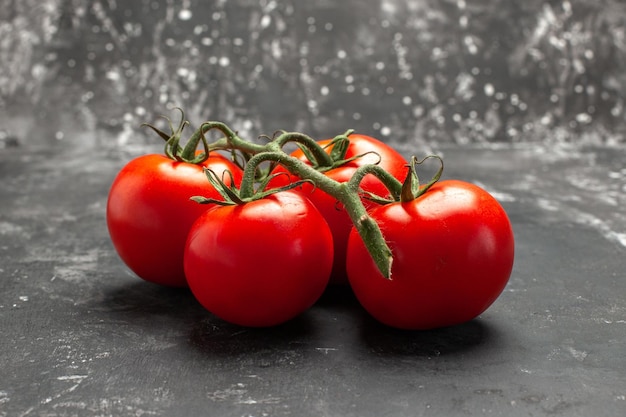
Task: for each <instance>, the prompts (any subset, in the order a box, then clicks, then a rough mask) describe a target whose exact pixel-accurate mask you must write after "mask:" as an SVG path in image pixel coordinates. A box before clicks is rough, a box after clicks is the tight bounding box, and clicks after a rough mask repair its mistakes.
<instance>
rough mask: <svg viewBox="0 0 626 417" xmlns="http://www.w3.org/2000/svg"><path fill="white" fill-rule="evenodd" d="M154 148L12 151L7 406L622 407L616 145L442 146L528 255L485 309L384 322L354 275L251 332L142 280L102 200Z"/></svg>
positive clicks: (4, 328)
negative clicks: (452, 322) (356, 287)
mask: <svg viewBox="0 0 626 417" xmlns="http://www.w3.org/2000/svg"><path fill="white" fill-rule="evenodd" d="M72 140H75V141H78V140H79V139H78V138H74V139H73V138H71V137H66V138H65V139H64V141H70V142H71V141H72ZM61 142H62V141H61ZM98 151H99V152H101V153H100V154H97V153H96V152H98ZM145 151H147V149H143V148H136V149H134V150H133V151H131V152H119V151H116V150H115V149H112V148H108V151H107V150H106V149H105V151H104V152H102V150H101V149H100V150H97V149H96V148H95V147H93V146H91V147H89V146H83V147H78V148H77V149H76V150H71V149H68V148H65V147H62V144H61V143H58V144H55V145H54V146H40V147H39V148H37V149H29V148H28V147H20V146H17V147H12V148H6V149H1V150H0V242H1V243H0V332H1V334H2V337H1V338H0V416H173V415H177V416H194V415H195V416H199V415H220V416H238V417H239V416H387V415H389V416H430V415H433V416H461V415H501V416H548V415H566V416H591V415H593V416H598V417H600V416H623V415H625V414H626V355H625V354H624V346H625V344H626V257H625V256H624V255H625V254H626V234H625V232H626V218H625V214H624V204H626V198H625V196H624V195H625V194H626V190H625V187H626V168H625V167H624V160H625V159H624V158H625V156H626V151H625V150H624V149H623V148H567V147H558V148H552V149H550V148H549V147H547V146H541V147H532V146H519V147H511V146H508V147H492V148H488V147H464V148H455V147H449V148H446V149H442V150H439V151H440V153H441V154H442V155H443V156H444V160H445V161H446V173H445V177H448V178H452V177H454V178H462V179H465V180H468V181H473V182H477V183H479V184H482V185H483V186H484V187H485V188H487V189H488V190H490V191H491V192H492V193H493V194H494V195H495V196H496V197H497V198H499V199H500V201H501V202H502V204H503V205H504V207H505V208H506V210H507V212H508V213H509V215H510V218H511V221H512V223H513V227H514V230H515V234H516V242H517V251H516V261H515V267H514V270H513V274H512V276H511V279H510V282H509V284H508V286H507V288H506V289H505V291H504V292H503V294H502V295H501V297H500V298H499V299H498V300H497V301H496V302H495V304H494V305H493V306H492V307H491V308H490V309H488V310H487V311H486V312H485V313H484V314H483V315H482V316H480V317H479V318H478V319H476V320H473V321H471V322H469V323H467V324H464V325H460V326H457V327H453V328H447V329H442V330H435V331H428V332H406V331H397V330H392V329H389V328H386V327H384V326H382V325H379V324H377V323H376V322H374V321H373V320H372V319H371V318H369V317H368V316H367V314H366V313H365V312H364V311H363V310H362V309H361V308H360V306H359V305H358V303H357V302H356V301H355V299H354V298H353V296H352V295H351V293H350V291H349V290H347V289H333V290H329V291H328V293H327V294H325V295H324V297H323V298H322V299H321V300H320V301H319V302H318V303H317V304H316V305H315V306H314V307H313V308H311V309H310V310H309V311H308V312H306V313H305V314H303V315H302V316H301V317H299V318H297V319H295V320H293V321H292V322H289V323H287V324H285V325H283V326H279V327H276V328H271V329H256V330H255V329H245V328H239V327H236V326H232V325H229V324H226V323H224V322H222V321H220V320H218V319H216V318H215V317H213V316H211V315H210V314H209V313H208V312H206V311H205V310H203V308H202V307H201V306H200V305H199V304H198V303H197V302H196V301H195V300H194V298H193V297H192V296H191V295H190V293H189V292H188V291H186V290H171V289H164V288H160V287H158V286H155V285H152V284H149V283H146V282H143V281H141V280H140V279H138V278H137V277H135V276H133V275H132V273H130V272H129V271H128V270H127V269H126V268H125V266H124V265H123V264H122V263H121V261H120V260H119V258H118V257H117V255H116V253H115V251H114V250H113V247H112V245H111V243H110V241H109V238H108V234H107V230H106V225H105V221H104V215H105V203H106V197H107V192H108V187H109V185H110V183H111V181H112V179H113V178H114V176H115V174H116V172H117V170H118V169H119V168H121V167H122V166H123V164H124V163H125V162H127V161H128V160H129V159H130V158H131V157H133V156H135V155H139V154H141V153H143V152H145ZM402 151H403V152H407V154H408V153H409V152H410V150H409V149H408V148H406V149H402Z"/></svg>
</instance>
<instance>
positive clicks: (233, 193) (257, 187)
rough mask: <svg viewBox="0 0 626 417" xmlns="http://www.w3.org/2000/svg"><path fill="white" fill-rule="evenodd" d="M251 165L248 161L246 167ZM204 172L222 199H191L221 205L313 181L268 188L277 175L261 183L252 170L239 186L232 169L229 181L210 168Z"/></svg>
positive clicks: (252, 198) (194, 197)
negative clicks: (257, 180) (236, 183)
mask: <svg viewBox="0 0 626 417" xmlns="http://www.w3.org/2000/svg"><path fill="white" fill-rule="evenodd" d="M248 166H250V164H249V163H248V164H247V165H246V167H248ZM204 172H205V174H206V177H207V179H208V181H209V183H210V184H211V185H212V186H213V187H214V188H215V190H217V192H218V193H219V194H220V196H221V197H222V199H216V198H209V197H203V196H193V197H191V200H193V201H195V202H196V203H199V204H216V205H219V206H234V205H242V204H246V203H249V202H251V201H255V200H262V199H263V198H266V197H268V196H270V195H272V194H276V193H279V192H282V191H288V190H291V189H293V188H296V187H299V186H300V185H302V184H303V183H305V182H311V183H312V181H310V180H299V181H294V182H291V183H289V184H288V185H285V186H281V187H274V188H269V189H266V188H267V184H268V183H269V182H270V181H271V180H272V178H274V177H275V176H276V175H285V174H276V175H271V176H268V177H267V178H265V179H264V180H263V181H261V182H260V183H257V182H256V174H255V173H254V172H253V171H252V170H248V171H247V173H246V171H244V177H243V179H242V180H241V185H240V187H239V188H237V187H236V186H235V185H234V184H235V181H234V180H233V175H232V173H231V172H230V171H225V174H226V175H227V176H228V177H229V181H224V178H222V177H220V176H219V175H217V173H216V172H215V171H213V170H212V169H209V168H205V169H204Z"/></svg>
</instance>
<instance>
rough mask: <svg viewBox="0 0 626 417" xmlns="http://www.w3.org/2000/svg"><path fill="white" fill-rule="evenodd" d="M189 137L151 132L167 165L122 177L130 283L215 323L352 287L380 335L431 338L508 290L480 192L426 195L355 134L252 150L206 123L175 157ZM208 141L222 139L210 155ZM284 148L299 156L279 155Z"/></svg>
mask: <svg viewBox="0 0 626 417" xmlns="http://www.w3.org/2000/svg"><path fill="white" fill-rule="evenodd" d="M185 125H186V122H185V121H183V122H181V124H180V126H179V128H178V129H177V130H174V129H173V128H172V132H171V134H166V133H164V132H162V131H160V130H158V129H156V128H154V127H152V126H150V127H151V128H152V129H153V130H155V131H156V132H157V133H158V134H159V135H160V136H161V137H162V138H163V139H165V140H166V152H165V153H166V156H163V155H146V156H142V157H139V158H136V159H134V160H132V161H130V162H129V163H128V164H127V165H126V166H125V167H124V168H123V169H122V170H121V171H120V172H119V174H118V175H117V177H116V179H115V180H114V182H113V184H112V186H111V189H110V192H109V198H108V203H107V225H108V229H109V232H110V236H111V240H112V242H113V245H114V247H115V249H116V250H117V252H118V254H119V256H120V258H121V259H122V260H123V261H124V263H126V265H127V266H128V267H129V268H130V269H131V270H132V271H133V272H134V273H135V274H136V275H138V276H139V277H141V278H143V279H144V280H146V281H150V282H154V283H157V284H161V285H167V286H177V287H181V286H188V287H189V289H190V290H191V292H192V293H193V295H194V296H195V297H196V299H197V300H198V302H199V303H200V304H201V305H202V306H204V307H205V308H206V309H207V310H208V311H210V312H211V313H213V314H215V315H216V316H218V317H220V318H222V319H223V320H226V321H228V322H231V323H234V324H238V325H242V326H254V327H264V326H272V325H277V324H280V323H283V322H285V321H288V320H290V319H292V318H294V317H295V316H297V315H299V314H301V313H302V312H304V311H305V310H307V309H308V308H309V307H311V306H312V305H313V304H314V303H315V302H316V301H317V300H318V299H319V297H320V296H321V295H322V293H323V292H324V290H325V289H326V287H327V286H328V285H329V284H330V285H350V286H351V287H352V289H353V291H354V294H355V295H356V297H357V299H358V300H359V302H360V303H361V305H362V306H363V308H364V309H365V310H367V311H368V312H369V313H370V314H371V315H372V316H373V317H374V318H376V319H377V320H379V321H380V322H382V323H385V324H387V325H389V326H393V327H398V328H404V329H430V328H436V327H442V326H450V325H455V324H459V323H462V322H465V321H468V320H471V319H473V318H475V317H476V316H478V315H479V314H481V313H482V312H483V311H484V310H486V309H487V308H488V307H489V306H490V305H491V304H492V303H493V302H494V301H495V299H496V298H497V297H498V296H499V294H500V293H501V292H502V290H503V289H504V287H505V285H506V283H507V281H508V279H509V276H510V273H511V270H512V266H513V258H514V238H513V231H512V228H511V224H510V222H509V219H508V217H507V215H506V213H505V211H504V209H503V208H502V207H501V206H500V204H499V203H498V202H497V201H496V200H495V199H494V198H493V197H492V196H491V195H490V194H489V193H487V192H486V191H485V190H483V189H482V188H480V187H478V186H476V185H473V184H470V183H467V182H463V181H456V180H443V181H437V180H438V179H439V176H440V175H441V170H440V171H439V172H438V174H437V176H436V177H435V178H433V180H431V182H430V183H428V184H426V185H420V184H419V181H418V179H417V175H416V173H415V167H416V165H417V164H419V163H417V162H416V161H415V160H414V159H413V160H412V161H411V163H409V162H407V160H406V159H405V158H404V157H403V156H402V155H401V154H400V153H399V152H397V151H396V150H394V149H393V148H391V147H390V146H388V145H387V144H385V143H383V142H381V141H379V140H377V139H375V138H371V137H368V136H364V135H359V134H354V133H353V132H351V131H348V132H346V134H343V135H339V136H337V137H335V138H333V139H327V140H321V141H315V140H313V139H311V138H310V137H308V136H306V135H303V134H301V133H297V132H279V134H277V136H275V137H274V138H273V139H272V140H270V142H269V143H268V144H266V145H259V144H256V143H255V142H249V141H245V140H243V139H241V138H239V136H237V134H236V133H235V132H233V131H232V130H231V129H229V128H228V127H227V126H226V125H224V124H221V123H219V122H207V123H205V124H203V125H202V126H201V127H200V128H199V129H198V130H197V131H196V132H194V134H193V135H192V136H191V138H190V140H189V141H188V143H187V146H185V147H184V148H182V147H181V146H180V145H179V141H180V135H181V133H182V130H183V128H184V126H185ZM213 129H216V130H218V131H220V132H221V133H222V134H223V136H224V137H223V138H221V139H219V140H217V141H215V142H213V143H211V144H209V143H208V142H207V139H206V137H205V133H206V132H207V131H209V130H213ZM200 141H202V144H203V145H204V151H199V150H196V147H197V146H198V144H199V143H200ZM290 142H292V143H296V144H298V146H299V147H298V149H297V150H296V151H294V152H291V153H286V152H285V151H283V146H284V145H285V144H287V143H290ZM223 151H228V152H229V153H231V155H233V158H230V159H228V158H226V157H224V156H223V154H222V153H220V152H223Z"/></svg>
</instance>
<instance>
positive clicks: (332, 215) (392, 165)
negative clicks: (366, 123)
mask: <svg viewBox="0 0 626 417" xmlns="http://www.w3.org/2000/svg"><path fill="white" fill-rule="evenodd" d="M348 138H349V139H350V145H349V146H348V150H347V152H346V155H345V159H349V158H352V157H354V156H357V155H362V154H366V153H367V154H366V155H364V156H362V157H360V158H357V159H355V160H352V161H350V162H347V163H346V164H344V165H342V166H340V167H338V168H334V169H330V170H328V171H325V172H324V174H325V175H326V176H327V177H329V178H332V179H334V180H335V181H338V182H346V181H348V180H350V178H351V177H352V175H353V174H354V171H356V170H357V168H359V167H360V166H363V165H365V164H378V165H379V166H380V167H381V168H383V169H385V170H386V171H388V172H389V173H390V174H391V175H392V176H394V177H395V178H397V179H398V180H399V181H402V180H403V179H404V178H405V177H406V164H407V161H406V159H405V158H404V157H403V156H402V155H401V154H400V153H399V152H397V151H396V150H395V149H393V148H392V147H390V146H389V145H387V144H385V143H383V142H381V141H379V140H377V139H375V138H372V137H369V136H365V135H360V134H351V135H349V136H348ZM331 140H332V139H326V140H321V141H318V143H319V144H320V145H321V146H322V147H326V148H325V150H326V152H327V153H329V154H330V152H331V150H332V145H331V146H328V145H329V143H330V142H331ZM368 152H370V153H368ZM291 155H292V156H294V157H296V158H298V159H300V160H302V161H305V162H309V161H308V159H307V158H306V156H305V155H304V153H303V152H302V150H300V149H297V150H296V151H294V152H293V153H292V154H291ZM284 171H285V169H284V168H282V167H278V168H277V169H276V170H275V171H274V173H278V172H284ZM287 178H288V177H287V176H279V177H277V178H276V180H282V181H286V179H287ZM296 179H297V178H294V176H293V175H291V180H296ZM276 180H275V181H273V182H272V183H271V184H272V185H273V184H277V183H278V181H276ZM361 188H362V189H363V190H364V191H367V192H370V193H373V194H376V195H378V196H381V197H386V196H387V195H388V194H389V192H388V190H387V188H385V186H384V185H383V184H382V183H381V182H380V181H379V180H378V179H377V178H376V177H375V176H373V175H371V174H369V175H366V176H365V177H364V178H363V181H362V182H361ZM301 189H302V193H303V194H304V195H306V196H307V198H309V199H310V200H311V201H312V202H313V204H315V206H316V207H317V208H318V209H319V211H320V212H321V213H322V215H323V216H324V218H325V219H326V221H327V222H328V225H329V226H330V230H331V231H332V234H333V239H334V242H335V258H334V259H335V260H334V263H333V271H332V275H331V281H330V282H331V283H332V284H347V283H348V278H347V274H346V261H345V259H346V248H347V246H348V236H349V234H350V230H351V229H352V220H351V219H350V217H349V216H348V213H347V212H346V210H345V209H344V208H343V206H342V205H341V204H340V203H339V202H338V201H337V200H336V199H335V198H334V197H332V196H330V195H329V194H327V193H325V192H324V191H322V190H320V189H319V188H315V187H314V186H313V185H311V184H308V183H305V184H304V185H303V186H302V188H301ZM363 201H364V204H365V206H366V207H373V206H374V204H373V203H370V202H369V201H368V200H363Z"/></svg>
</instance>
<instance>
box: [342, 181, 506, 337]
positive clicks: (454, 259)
mask: <svg viewBox="0 0 626 417" xmlns="http://www.w3.org/2000/svg"><path fill="white" fill-rule="evenodd" d="M370 215H371V216H372V218H373V219H374V220H375V221H376V222H377V223H378V224H379V226H380V228H381V230H382V233H383V236H384V237H385V240H386V241H387V244H388V245H389V247H390V248H391V251H392V253H393V264H392V268H391V279H390V280H388V279H385V278H384V277H383V276H382V275H381V273H380V272H379V271H378V269H377V268H376V266H375V265H374V263H373V261H372V259H371V256H370V255H369V253H368V252H367V250H366V249H365V246H364V245H363V241H362V240H361V238H360V236H359V235H358V234H357V233H356V231H354V230H353V231H352V232H351V234H350V239H349V244H348V253H347V271H348V276H349V280H350V284H351V286H352V289H353V290H354V293H355V295H356V297H357V299H358V300H359V302H360V303H361V305H362V306H363V307H364V308H365V310H367V311H368V312H369V313H370V314H371V315H372V316H373V317H374V318H376V319H377V320H378V321H380V322H382V323H384V324H387V325H389V326H392V327H397V328H403V329H431V328H437V327H444V326H451V325H455V324H460V323H463V322H466V321H469V320H471V319H473V318H475V317H477V316H478V315H480V314H481V313H482V312H483V311H485V310H486V309H487V308H488V307H489V306H490V305H491V304H492V303H493V302H494V301H495V300H496V298H497V297H498V296H499V295H500V294H501V292H502V291H503V289H504V288H505V286H506V284H507V282H508V279H509V276H510V274H511V270H512V267H513V258H514V236H513V230H512V227H511V224H510V222H509V219H508V217H507V215H506V213H505V211H504V209H503V208H502V206H501V205H500V204H499V203H498V201H497V200H496V199H495V198H494V197H493V196H491V195H490V194H489V193H488V192H487V191H485V190H483V189H482V188H480V187H478V186H476V185H473V184H470V183H467V182H463V181H457V180H446V181H441V182H438V183H436V184H434V185H433V186H432V187H431V188H430V189H429V190H428V191H426V192H425V193H424V194H422V195H421V196H419V197H417V198H416V199H414V200H412V201H407V202H396V203H391V204H388V205H384V206H381V207H379V208H377V209H374V210H372V211H370Z"/></svg>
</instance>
